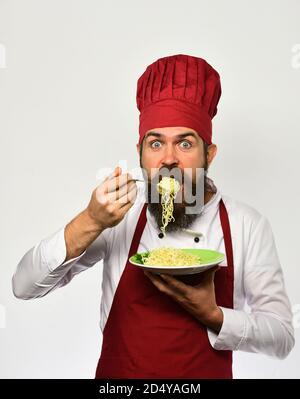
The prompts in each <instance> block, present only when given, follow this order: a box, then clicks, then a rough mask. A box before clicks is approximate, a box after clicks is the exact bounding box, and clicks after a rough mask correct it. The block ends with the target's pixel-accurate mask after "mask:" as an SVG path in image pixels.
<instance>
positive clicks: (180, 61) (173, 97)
mask: <svg viewBox="0 0 300 399" xmlns="http://www.w3.org/2000/svg"><path fill="white" fill-rule="evenodd" d="M220 97H221V83H220V75H219V74H218V72H217V71H216V70H215V69H214V68H213V67H212V66H211V65H209V64H208V63H207V62H206V61H205V60H204V59H202V58H198V57H194V56H191V55H185V54H177V55H171V56H167V57H163V58H159V59H158V60H157V61H155V62H153V63H152V64H150V65H149V66H148V67H147V68H146V70H145V72H144V73H143V74H142V75H141V76H140V78H139V79H138V82H137V94H136V102H137V108H138V110H139V111H140V116H139V143H141V141H142V139H143V137H144V136H145V133H146V132H147V131H148V130H150V129H154V128H159V127H168V126H186V127H189V128H191V129H194V130H195V131H196V132H197V133H198V135H199V136H200V137H202V139H203V140H204V141H206V142H207V143H208V144H211V142H212V141H211V139H212V122H211V120H212V118H213V117H214V116H215V115H216V113H217V104H218V102H219V99H220Z"/></svg>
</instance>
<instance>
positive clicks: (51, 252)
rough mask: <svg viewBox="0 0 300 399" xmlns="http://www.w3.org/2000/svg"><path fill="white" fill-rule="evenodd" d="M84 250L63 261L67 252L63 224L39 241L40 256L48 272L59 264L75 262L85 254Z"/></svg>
mask: <svg viewBox="0 0 300 399" xmlns="http://www.w3.org/2000/svg"><path fill="white" fill-rule="evenodd" d="M85 252H86V250H85V251H84V252H83V253H82V254H80V255H79V256H76V257H75V258H72V259H68V260H67V261H66V262H64V260H65V258H66V254H67V248H66V242H65V226H64V227H62V228H60V229H59V230H58V231H56V232H55V233H54V234H52V235H51V236H50V237H47V238H45V239H44V240H42V241H41V253H42V257H43V260H44V262H45V263H46V265H47V267H48V269H49V272H53V271H54V270H55V269H57V268H58V267H59V266H65V265H69V264H70V263H72V262H74V263H75V262H76V261H77V260H78V259H79V258H81V257H82V256H83V255H84V254H85Z"/></svg>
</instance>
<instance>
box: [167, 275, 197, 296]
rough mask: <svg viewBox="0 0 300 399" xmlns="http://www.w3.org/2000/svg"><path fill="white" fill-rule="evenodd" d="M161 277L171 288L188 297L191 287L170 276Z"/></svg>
mask: <svg viewBox="0 0 300 399" xmlns="http://www.w3.org/2000/svg"><path fill="white" fill-rule="evenodd" d="M160 277H161V278H162V279H164V280H165V281H166V283H168V285H169V286H170V287H172V288H173V289H174V290H176V291H177V292H178V293H179V294H181V295H185V296H186V295H187V294H188V291H189V288H190V287H189V286H188V285H186V284H184V283H183V282H182V281H179V280H177V278H175V277H173V276H170V275H169V274H161V275H160Z"/></svg>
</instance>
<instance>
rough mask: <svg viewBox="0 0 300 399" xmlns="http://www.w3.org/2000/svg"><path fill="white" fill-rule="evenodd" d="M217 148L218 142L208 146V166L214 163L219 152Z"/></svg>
mask: <svg viewBox="0 0 300 399" xmlns="http://www.w3.org/2000/svg"><path fill="white" fill-rule="evenodd" d="M217 150H218V147H217V146H216V144H210V145H209V146H208V148H207V163H208V166H210V164H211V163H212V161H213V159H214V157H215V156H216V154H217Z"/></svg>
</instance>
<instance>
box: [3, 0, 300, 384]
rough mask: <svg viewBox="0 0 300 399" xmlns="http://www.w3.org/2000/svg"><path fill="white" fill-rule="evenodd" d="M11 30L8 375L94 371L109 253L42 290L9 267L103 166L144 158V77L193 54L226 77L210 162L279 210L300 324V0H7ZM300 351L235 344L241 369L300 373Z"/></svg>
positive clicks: (229, 186) (6, 103)
mask: <svg viewBox="0 0 300 399" xmlns="http://www.w3.org/2000/svg"><path fill="white" fill-rule="evenodd" d="M0 43H1V44H3V45H4V46H5V49H6V67H5V68H3V67H2V68H1V69H0V131H1V136H0V140H1V143H0V174H1V176H0V179H1V180H0V182H1V196H0V213H1V215H0V221H1V222H0V230H1V232H0V234H1V235H0V246H1V252H0V254H1V255H0V256H1V258H0V263H1V264H0V304H1V305H0V327H1V328H0V377H1V378H93V377H94V372H95V368H96V363H97V360H98V356H99V353H100V348H101V332H100V328H99V307H100V298H101V268H102V263H98V264H97V265H96V266H95V267H93V268H92V269H91V270H89V271H86V272H85V273H82V274H81V275H79V276H77V277H75V279H74V280H73V281H72V282H71V283H70V284H69V285H68V286H66V287H64V288H62V289H59V290H57V291H56V292H53V293H52V294H51V295H49V296H48V297H45V298H43V299H39V300H34V301H21V300H18V299H15V298H14V297H13V294H12V290H11V277H12V274H13V272H14V270H15V267H16V265H17V263H18V262H19V260H20V258H21V257H22V256H23V254H24V253H25V252H26V251H27V250H28V249H29V248H31V247H32V246H33V245H35V244H36V243H37V242H38V241H40V240H41V239H42V238H44V237H47V236H48V235H50V234H52V233H53V232H55V231H56V230H58V229H59V228H60V227H61V226H63V225H65V224H66V223H67V222H68V221H69V220H70V219H71V218H73V217H74V216H75V215H76V214H77V213H79V212H80V211H81V210H82V209H83V208H84V207H85V206H86V205H87V203H88V201H89V198H90V194H91V192H92V190H93V188H94V187H95V186H96V185H97V184H98V183H99V182H98V181H97V179H96V174H97V171H98V170H99V169H100V168H104V167H114V166H115V165H116V164H117V163H118V161H119V160H121V159H122V160H124V159H126V160H128V166H129V168H131V167H135V166H137V165H138V157H137V154H136V149H135V144H136V142H137V140H138V111H137V109H136V103H135V95H136V82H137V79H138V77H139V76H140V75H141V74H142V73H143V72H144V70H145V68H146V66H147V65H149V64H150V63H152V62H154V61H155V60H156V59H157V58H160V57H164V56H167V55H173V54H179V53H182V54H189V55H195V56H198V57H202V58H205V59H206V60H207V61H208V62H209V63H210V64H211V65H212V66H214V67H215V68H216V69H217V70H218V71H219V73H220V75H221V79H222V89H223V93H222V97H221V100H220V103H219V108H218V109H219V111H218V114H217V115H216V117H215V119H214V124H213V137H214V142H215V143H216V144H217V145H218V155H217V157H216V159H215V161H214V164H213V165H212V167H211V169H210V173H209V175H210V176H211V177H212V178H213V179H214V181H215V183H216V185H218V186H219V188H220V189H221V190H222V192H223V193H224V194H227V195H230V196H232V197H234V198H236V199H239V200H241V201H244V202H246V203H248V204H249V205H252V206H253V207H255V208H256V209H257V210H259V211H260V212H261V213H263V214H264V215H266V216H267V217H268V218H269V220H270V222H271V225H272V227H273V231H274V235H275V239H276V243H277V247H278V252H279V255H280V259H281V262H282V267H283V269H284V274H285V279H286V286H287V290H288V293H289V296H290V299H291V302H292V304H293V307H294V310H295V323H296V339H297V338H299V337H300V328H299V327H300V305H299V304H300V292H299V277H300V265H299V228H300V227H299V226H300V218H299V202H300V195H299V176H298V175H299V167H300V165H299V144H300V141H299V133H300V132H299V122H300V120H299V119H300V117H299V89H300V57H299V54H298V57H297V51H298V53H299V52H300V49H299V45H298V47H297V44H299V43H300V3H299V1H297V0H295V1H293V0H290V1H274V0H272V1H266V0H265V1H258V0H256V1H253V0H252V1H241V0H239V1H228V0H227V1H226V2H225V1H209V2H208V1H199V0H197V1H196V0H195V1H192V0H185V1H175V0H172V1H171V0H164V1H157V0H152V1H151V2H150V1H145V0H139V1H137V0H135V1H130V0H128V1H126V2H125V1H100V0H89V1H86V0H85V1H84V0H81V1H79V0H77V1H74V0H72V1H71V0H69V1H67V0H51V1H50V0H48V1H46V0H42V1H41V0H27V1H22V0H19V1H17V0H2V1H0ZM295 46H296V47H295ZM293 50H294V51H296V53H295V52H293ZM2 66H3V65H2ZM129 160H130V161H129ZM299 355H300V345H299V343H296V346H295V348H294V349H293V351H292V352H291V354H290V355H289V357H288V358H287V359H285V360H283V361H282V360H274V359H271V358H268V357H266V356H264V355H260V354H248V353H235V357H234V359H235V362H234V375H235V377H236V378H261V377H267V378H289V377H290V378H299V377H300V368H299V360H300V358H299Z"/></svg>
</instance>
